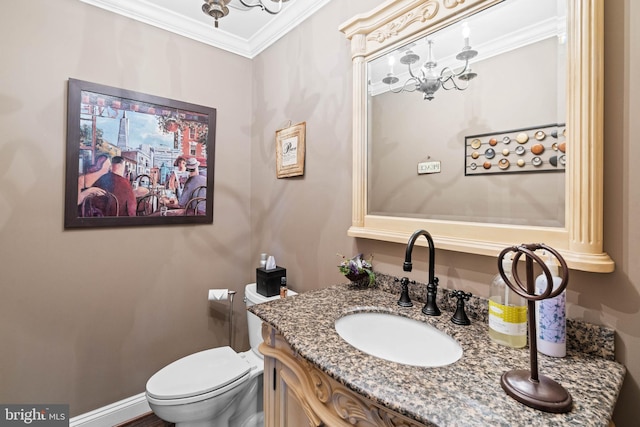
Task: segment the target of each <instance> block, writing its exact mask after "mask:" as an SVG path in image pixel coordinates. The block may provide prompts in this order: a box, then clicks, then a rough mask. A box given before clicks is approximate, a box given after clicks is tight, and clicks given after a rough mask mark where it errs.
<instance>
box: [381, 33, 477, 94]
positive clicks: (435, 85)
mask: <svg viewBox="0 0 640 427" xmlns="http://www.w3.org/2000/svg"><path fill="white" fill-rule="evenodd" d="M470 32H471V31H470V29H469V25H468V24H467V23H466V22H465V23H463V24H462V37H463V38H464V47H463V48H462V50H461V51H460V52H459V53H458V54H457V55H456V59H457V60H459V61H464V67H462V69H460V70H459V71H457V72H456V71H454V70H453V69H452V68H451V67H444V68H443V69H442V70H441V71H440V73H438V72H437V71H436V67H437V66H438V63H437V62H436V60H435V58H434V56H433V45H434V41H433V39H427V45H428V49H429V50H428V55H427V62H425V63H424V64H423V65H422V67H421V68H420V75H416V74H415V73H414V72H413V69H412V68H411V65H412V64H415V63H416V62H418V61H419V60H420V56H419V55H417V54H415V53H413V51H412V50H411V49H409V50H407V51H406V53H405V54H404V55H403V56H402V57H401V58H400V63H401V64H404V65H406V66H407V68H408V70H409V75H410V76H411V77H409V78H408V79H407V81H405V82H404V84H403V85H402V86H401V87H399V88H395V89H394V88H393V85H394V84H396V83H398V81H400V79H399V78H398V77H396V76H395V75H394V74H393V65H394V62H395V58H393V57H392V56H391V57H389V67H390V69H391V72H389V73H388V74H387V76H386V77H385V78H383V79H382V83H384V84H388V85H389V90H390V91H391V92H393V93H400V92H414V91H416V90H417V91H419V92H422V93H423V99H428V100H429V101H431V100H432V99H433V98H434V94H435V93H436V91H437V90H438V89H440V88H443V89H444V90H452V89H455V90H465V89H466V88H467V87H468V86H469V81H470V80H472V79H473V78H475V77H477V76H478V75H477V74H476V73H474V72H473V71H472V70H471V67H470V65H469V61H470V60H471V59H472V58H474V57H476V55H478V52H477V51H475V50H473V49H472V48H471V45H469V35H470ZM456 79H458V80H461V81H462V82H463V83H460V82H456Z"/></svg>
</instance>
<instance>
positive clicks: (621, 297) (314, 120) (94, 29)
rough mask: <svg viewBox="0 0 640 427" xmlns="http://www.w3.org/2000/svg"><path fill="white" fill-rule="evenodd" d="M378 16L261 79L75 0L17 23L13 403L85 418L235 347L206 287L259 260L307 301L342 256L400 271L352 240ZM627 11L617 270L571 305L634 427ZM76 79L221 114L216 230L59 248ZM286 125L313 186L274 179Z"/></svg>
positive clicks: (609, 229)
mask: <svg viewBox="0 0 640 427" xmlns="http://www.w3.org/2000/svg"><path fill="white" fill-rule="evenodd" d="M380 2H381V1H379V2H372V1H370V0H350V1H349V2H343V1H334V2H331V3H329V4H328V5H327V6H325V7H324V8H323V9H321V10H320V11H319V12H318V13H317V14H316V15H315V16H313V17H312V18H310V19H309V20H307V21H305V22H304V23H303V24H302V25H301V26H300V27H299V28H297V29H295V30H294V31H293V32H291V33H290V34H289V35H287V36H285V37H284V38H283V39H282V40H280V41H279V42H278V43H276V44H275V45H273V46H272V47H270V48H269V49H268V50H267V51H265V52H264V53H263V54H261V55H260V56H259V57H258V58H256V59H255V60H254V61H253V62H251V61H248V60H246V59H242V58H239V57H237V56H235V55H231V54H228V53H224V52H220V51H218V50H216V49H213V48H210V47H207V46H205V45H202V44H199V43H196V42H192V41H188V40H186V39H184V38H182V37H179V36H176V35H172V34H170V33H166V32H163V31H161V30H159V29H156V28H153V27H149V26H146V25H144V24H140V23H136V22H133V21H130V20H128V19H126V18H122V17H118V16H116V15H113V14H110V13H107V12H104V11H101V10H100V9H96V8H94V7H92V6H88V5H85V4H83V3H81V2H78V1H77V0H58V1H56V2H55V3H56V7H55V8H54V7H51V5H50V3H51V2H48V1H45V0H37V1H36V2H35V3H34V2H14V3H12V5H11V7H7V8H5V9H3V13H2V15H0V16H1V17H0V36H1V40H2V54H3V55H2V64H3V66H2V68H0V75H1V79H0V126H1V127H2V130H3V132H4V135H3V138H0V153H1V155H0V170H2V171H3V173H2V180H1V181H0V200H1V203H0V206H1V207H0V241H1V242H2V245H1V248H0V260H1V261H0V273H1V274H2V276H1V279H0V293H1V294H0V341H1V342H2V345H1V346H0V402H29V403H41V402H47V403H57V402H59V403H70V404H71V408H72V409H71V411H72V414H74V415H77V414H79V413H83V412H86V411H89V410H91V409H95V408H97V407H100V406H103V405H107V404H109V403H112V402H114V401H117V400H119V399H122V398H125V397H129V396H132V395H134V394H137V393H140V392H142V391H143V390H144V384H145V382H146V380H147V378H148V377H149V376H150V375H151V374H152V373H153V372H155V371H156V370H157V369H158V368H160V367H161V366H163V365H164V364H166V363H168V362H169V361H170V360H172V359H175V358H176V357H180V356H182V355H185V354H188V353H191V352H193V351H196V350H200V349H203V348H207V347H210V346H216V345H223V344H225V343H226V339H227V336H226V323H225V319H224V315H223V310H220V308H217V307H215V306H214V309H213V310H211V311H209V308H208V307H209V306H208V304H207V301H206V297H205V295H206V290H207V289H208V288H212V287H230V288H234V289H237V290H239V291H241V288H242V286H243V285H244V284H245V283H247V282H248V281H250V280H252V278H253V268H254V266H255V264H256V262H257V259H258V254H259V253H260V252H263V251H266V252H270V253H273V254H275V255H276V257H277V259H278V263H279V264H281V265H283V266H285V267H287V269H288V273H289V281H290V283H291V286H292V287H293V288H294V289H296V290H302V291H304V290H310V289H314V288H319V287H324V286H326V285H328V284H331V283H335V282H337V281H341V280H342V277H341V276H340V275H339V273H338V272H337V269H336V264H337V262H338V259H337V257H336V256H335V253H336V252H343V253H345V254H352V253H354V252H356V251H358V250H359V251H361V252H365V253H373V254H374V257H375V258H374V264H375V266H376V268H378V269H379V270H381V271H384V272H386V273H389V274H398V275H399V274H401V268H400V265H401V261H402V255H403V250H404V248H403V247H402V245H397V244H391V243H383V242H374V241H368V240H358V241H356V240H355V239H352V238H349V237H347V236H346V230H347V228H348V226H349V224H350V222H351V201H350V198H351V171H350V169H351V119H350V116H351V77H350V71H351V63H350V55H349V50H350V49H349V42H348V41H347V40H346V39H344V37H343V35H342V34H340V33H339V32H338V31H337V27H338V25H339V24H340V23H342V22H343V21H345V20H346V19H348V18H350V17H351V16H352V15H354V14H356V13H361V12H364V11H367V10H369V9H370V8H372V7H374V6H375V5H376V4H378V3H380ZM632 3H633V2H632V0H620V1H617V2H613V1H608V2H606V19H607V22H606V31H607V40H606V47H607V57H606V65H605V66H606V73H607V76H606V88H607V94H606V100H605V111H606V113H605V114H606V117H605V127H606V129H605V133H606V135H605V137H606V152H605V155H606V165H605V180H606V181H605V189H606V194H605V204H606V206H605V233H606V234H605V236H606V238H605V245H606V250H607V251H608V252H609V253H610V254H611V255H612V256H613V258H614V259H615V260H616V262H617V269H616V272H615V273H612V274H607V275H602V274H588V273H579V272H576V273H574V274H573V275H572V278H571V280H572V283H571V284H570V291H569V302H570V304H571V306H570V315H571V316H572V317H576V318H582V319H585V320H588V321H591V322H596V323H604V324H607V325H611V326H612V327H614V328H616V330H617V334H618V335H617V336H618V339H617V351H618V359H619V360H620V361H621V362H622V363H624V364H625V365H626V366H627V367H628V368H629V373H628V375H627V379H626V381H625V384H624V387H623V391H622V394H621V396H620V399H619V404H618V408H617V411H616V416H615V420H616V423H617V425H618V426H630V425H634V423H635V421H636V419H637V417H638V408H637V402H638V401H639V400H640V390H639V389H638V379H639V378H640V365H639V364H638V363H637V360H638V359H639V358H640V338H639V337H640V315H639V314H638V309H639V307H640V296H639V293H640V264H639V263H638V262H637V257H638V246H639V244H638V242H639V241H640V219H638V215H637V212H638V210H639V208H640V193H639V192H638V191H637V188H635V187H634V184H635V183H637V182H640V170H638V168H633V166H634V163H633V162H634V159H637V158H638V157H639V156H638V154H640V153H638V151H639V150H640V148H638V144H637V143H636V142H635V135H636V134H638V133H639V132H640V123H638V120H637V119H636V118H637V117H638V116H640V86H639V85H640V83H638V82H637V79H634V78H633V77H634V76H636V75H638V74H639V71H640V63H639V61H640V53H636V52H635V51H634V50H633V46H638V45H640V29H638V28H636V27H633V26H632V23H634V22H637V21H638V20H639V19H640V6H639V5H637V4H633V5H632ZM34 5H35V6H34ZM252 69H253V70H252ZM204 76H206V77H207V78H206V79H204V78H203V77H204ZM69 77H75V78H80V79H83V80H89V81H94V82H98V83H102V84H107V85H111V86H118V87H124V88H127V89H133V90H138V91H142V92H146V93H151V94H154V95H159V96H165V97H169V98H174V99H180V100H183V101H187V102H192V103H196V104H204V105H209V106H213V107H216V108H218V129H217V147H216V186H215V222H214V224H213V225H212V226H197V227H195V226H194V227H191V226H177V227H161V228H121V229H114V230H78V231H63V229H62V218H63V203H62V199H63V194H64V187H63V184H64V174H63V168H64V148H65V132H66V129H65V118H66V95H65V87H66V86H65V84H66V83H65V82H66V79H67V78H69ZM198 78H200V79H201V80H197V79H198ZM219 82H222V84H220V85H219V86H216V83H219ZM252 109H253V114H247V112H248V111H251V110H252ZM288 120H292V121H293V122H294V123H296V122H299V121H306V122H307V162H306V169H305V176H304V177H301V178H291V179H285V180H277V179H276V178H275V148H274V142H273V135H274V132H275V130H276V129H278V128H279V127H282V126H284V125H285V124H286V123H287V121H288ZM252 129H253V130H252ZM248 159H250V161H248ZM132 247H133V248H140V249H129V248H132ZM416 251H417V253H416V254H415V257H414V261H415V264H416V268H415V270H414V271H415V273H414V274H413V278H415V279H418V280H424V279H425V278H426V262H422V263H421V262H420V260H426V258H427V255H426V251H424V250H422V249H416ZM436 260H437V266H436V273H437V275H438V276H439V277H440V279H441V280H440V283H441V285H442V286H443V287H446V288H460V289H465V290H469V291H471V292H474V293H476V294H479V295H486V294H487V293H488V283H489V280H490V278H491V277H492V276H493V274H495V261H494V260H493V259H490V258H486V257H481V256H473V255H465V254H458V253H452V252H446V251H439V252H438V254H437V257H436ZM113 273H120V274H119V275H118V276H119V277H115V278H113V277H112V275H113ZM239 305H240V304H237V306H239ZM237 318H238V319H240V320H242V321H241V322H238V324H237V329H238V338H239V339H238V341H239V344H238V345H237V346H236V347H237V348H239V349H240V348H242V349H244V348H246V347H247V338H246V332H245V331H244V330H243V329H242V328H243V327H245V324H244V319H243V315H239V316H238V317H237ZM595 381H597V379H595Z"/></svg>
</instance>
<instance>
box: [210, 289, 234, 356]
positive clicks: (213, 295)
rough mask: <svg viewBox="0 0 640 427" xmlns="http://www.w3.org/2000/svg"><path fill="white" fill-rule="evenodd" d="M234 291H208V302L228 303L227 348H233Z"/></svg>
mask: <svg viewBox="0 0 640 427" xmlns="http://www.w3.org/2000/svg"><path fill="white" fill-rule="evenodd" d="M235 296H236V291H232V290H228V289H209V301H214V302H217V301H224V300H228V301H229V347H231V348H233V344H234V339H233V299H234V297H235Z"/></svg>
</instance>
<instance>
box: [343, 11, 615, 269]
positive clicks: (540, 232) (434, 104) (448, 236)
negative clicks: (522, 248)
mask: <svg viewBox="0 0 640 427" xmlns="http://www.w3.org/2000/svg"><path fill="white" fill-rule="evenodd" d="M459 3H461V4H459ZM514 3H523V1H522V0H471V1H469V0H467V1H465V2H458V1H456V0H443V1H441V2H437V1H433V0H426V1H414V2H404V1H395V0H390V1H388V2H386V3H383V4H381V5H380V6H378V7H377V8H376V9H374V10H372V11H371V12H370V13H367V14H362V15H358V16H356V17H354V18H352V19H351V20H349V21H347V22H346V23H344V24H343V25H342V26H341V27H340V30H341V31H342V32H343V33H345V35H346V36H347V38H349V39H350V40H351V46H352V59H353V92H354V94H353V98H354V104H353V106H354V109H353V155H354V158H353V166H354V168H353V169H354V170H353V218H352V226H351V227H350V229H349V232H348V234H349V235H350V236H354V237H363V238H371V239H378V240H385V241H391V242H397V243H403V244H404V243H406V242H407V240H408V238H409V236H410V235H411V233H412V232H413V231H414V230H416V229H419V228H424V229H426V230H429V232H430V233H431V234H432V236H433V237H434V240H435V242H436V247H438V248H441V249H447V250H454V251H461V252H467V253H475V254H481V255H490V256H497V254H498V253H499V252H500V251H501V250H502V249H503V248H504V247H506V246H511V245H514V244H519V243H523V242H544V243H546V244H548V245H550V246H552V247H554V248H556V249H557V250H558V251H559V252H560V253H562V255H563V257H564V258H565V260H566V261H567V264H568V265H569V267H570V268H573V269H578V270H584V271H593V272H610V271H613V268H614V263H613V261H612V260H611V258H610V257H609V256H608V255H607V254H606V253H604V252H603V248H602V144H603V141H602V58H603V47H602V39H603V38H602V18H603V2H602V0H577V1H570V2H567V4H566V9H565V7H564V3H562V4H561V5H560V6H559V7H558V6H557V4H558V2H556V0H553V1H552V3H553V5H554V6H553V7H555V8H556V13H558V12H559V13H560V15H561V14H562V13H563V12H564V11H566V21H565V20H564V19H560V20H558V19H557V18H556V21H555V31H556V32H560V33H561V34H563V33H564V32H565V30H564V27H563V25H562V24H558V22H563V23H564V22H566V35H567V36H566V44H565V43H564V41H565V39H564V38H563V37H562V36H561V37H560V38H558V35H557V34H556V36H555V39H554V38H549V37H546V38H545V39H544V40H546V46H545V41H544V40H539V41H537V42H534V43H528V44H527V46H521V47H520V48H519V49H518V50H514V49H511V50H507V51H505V53H503V54H502V55H493V54H492V53H491V49H492V46H494V44H495V42H492V41H491V40H492V38H491V37H490V36H489V35H486V34H485V33H488V31H485V27H486V26H487V24H484V26H483V24H482V19H497V20H498V22H502V25H496V24H494V25H493V26H492V27H493V28H498V27H499V28H500V29H502V30H504V31H505V32H506V31H507V30H508V28H510V27H513V28H517V27H518V26H520V27H522V26H523V25H525V24H523V23H522V22H520V23H518V22H517V21H516V20H515V18H513V15H510V14H507V15H504V10H509V8H510V7H512V5H513V4H514ZM540 3H541V2H534V4H535V6H534V9H536V10H534V11H533V12H541V9H542V8H541V7H538V5H539V4H540ZM542 3H548V1H547V0H545V1H544V2H542ZM533 12H529V14H528V15H529V16H528V18H529V19H530V20H532V19H531V18H532V14H533ZM487 16H488V17H489V18H487ZM500 16H502V18H500ZM507 16H510V18H508V17H507ZM511 20H512V21H513V22H511ZM476 21H477V22H478V25H476V24H475V23H474V22H476ZM507 21H509V22H508V23H506V22H507ZM532 21H535V20H532ZM535 22H538V21H535ZM540 22H541V21H540ZM529 23H531V22H529ZM463 26H468V28H469V29H470V30H471V32H470V35H469V33H468V31H469V30H468V29H467V34H466V37H465V36H463V34H462V27H463ZM542 27H543V25H542V24H540V23H538V24H537V27H535V28H537V29H541V28H542ZM509 31H511V30H509ZM447 33H449V36H447ZM447 38H449V39H451V40H453V42H447V41H446V40H447ZM493 38H494V39H495V36H494V37H493ZM509 38H510V39H514V37H509ZM465 39H469V40H465ZM428 40H431V41H432V42H433V43H432V44H431V47H432V50H433V52H432V55H433V57H434V59H435V62H438V66H437V70H436V71H437V73H436V74H437V75H440V70H441V69H442V68H444V67H447V66H449V67H450V68H451V69H452V71H451V72H453V73H462V71H464V62H463V61H460V60H459V59H458V60H456V53H458V52H461V48H462V47H463V46H466V45H467V44H469V45H471V48H472V49H473V50H477V51H478V52H479V53H478V56H477V57H474V58H473V59H471V60H470V68H471V71H472V72H473V73H477V75H478V76H479V77H477V78H476V79H473V80H468V79H467V80H466V81H463V82H458V83H459V85H460V86H465V85H467V84H468V87H467V89H466V90H455V89H452V90H444V89H443V88H440V89H439V90H437V91H436V92H434V94H433V99H432V100H423V96H426V95H425V94H423V93H420V92H419V91H416V92H408V93H391V92H389V87H388V84H387V85H383V84H380V83H379V82H380V81H381V80H382V79H383V78H384V77H382V78H381V77H380V76H381V75H382V76H386V74H385V73H384V71H378V70H377V69H376V66H380V65H382V68H384V67H387V69H388V71H387V74H393V76H396V77H397V78H398V81H397V82H394V83H393V84H392V85H391V90H395V91H398V89H399V88H401V87H402V85H403V83H404V81H406V79H407V78H408V77H410V75H409V74H408V71H407V64H406V62H407V61H406V60H405V61H404V62H405V64H401V63H400V59H401V58H402V57H403V56H406V53H407V50H414V49H415V52H413V53H416V54H417V55H419V56H420V57H421V58H422V59H421V60H420V61H418V62H417V63H416V64H415V65H414V69H413V73H414V75H418V76H419V75H421V74H420V71H419V68H420V67H419V66H420V65H421V64H423V63H424V62H426V61H427V59H428V56H429V53H428V50H426V51H425V50H424V48H425V47H428V46H429V45H430V43H428V42H427V41H428ZM467 41H469V43H467ZM420 49H422V50H420ZM548 49H553V50H551V51H550V50H548ZM482 55H485V58H483V57H482ZM503 55H504V56H503ZM389 56H395V57H396V60H395V62H394V64H393V67H394V70H393V73H391V72H390V71H391V70H390V64H389V60H388V58H389ZM541 57H544V58H545V60H544V61H543V62H544V67H543V66H542V65H541V64H540V59H539V58H541ZM565 58H566V65H565V66H563V65H562V63H563V62H565ZM505 61H506V62H505ZM518 61H522V62H523V65H522V66H521V67H518V69H517V73H518V74H516V73H515V72H514V70H515V67H513V65H512V64H513V63H517V62H518ZM536 61H538V62H537V65H536ZM549 61H551V62H549ZM532 63H533V64H532ZM551 63H553V65H550V64H551ZM509 64H511V65H509ZM490 65H492V66H494V67H495V66H498V67H502V68H505V67H506V70H504V71H503V72H502V73H497V72H495V71H491V70H492V69H491V67H490ZM401 67H402V70H401ZM543 68H544V70H543ZM549 70H551V71H549ZM530 71H534V72H535V71H537V72H538V73H539V74H540V76H542V74H543V73H546V74H545V77H544V82H546V83H547V84H546V86H549V87H550V86H553V87H554V88H555V91H556V93H557V95H556V96H551V95H549V93H547V92H545V93H544V94H543V95H544V96H538V95H540V93H541V92H542V91H541V90H540V88H538V92H535V91H534V92H528V93H524V94H519V96H523V97H524V98H525V99H527V100H529V102H530V104H528V105H530V106H532V105H534V103H535V104H540V105H541V108H538V109H535V108H526V110H527V111H526V113H527V114H521V112H519V111H517V109H516V108H514V107H513V104H514V103H513V102H511V103H509V102H505V98H507V99H510V98H509V96H510V92H511V91H512V90H511V89H507V92H506V94H505V93H504V92H501V90H502V89H500V84H498V86H493V87H488V86H487V87H485V86H483V85H484V84H485V82H486V81H490V80H494V81H495V80H496V77H497V78H498V79H497V81H498V82H499V83H500V82H501V83H502V84H503V85H505V86H506V85H507V80H516V81H517V80H518V79H519V78H520V75H519V74H520V73H525V72H527V73H528V72H530ZM401 72H402V73H404V76H403V75H402V74H401ZM466 72H467V73H468V72H469V70H466ZM445 75H446V73H445ZM534 75H535V74H534ZM523 76H524V74H523ZM564 76H566V83H565V78H564ZM527 78H530V77H527ZM522 79H524V77H522ZM480 80H483V82H482V84H476V83H478V82H480ZM540 81H541V82H542V81H543V80H542V78H541V79H540ZM550 81H553V83H549V82H550ZM387 83H388V81H387ZM382 86H387V87H386V88H382ZM411 86H415V84H414V83H413V82H412V83H410V84H409V85H408V86H405V87H409V88H410V87H411ZM443 87H444V88H446V86H443ZM526 89H531V88H530V87H528V88H526ZM545 90H546V89H545ZM536 96H537V97H536ZM376 98H378V99H376ZM383 100H384V101H383ZM491 100H497V102H491ZM438 103H439V104H440V105H438ZM425 104H426V105H425ZM516 105H517V104H516ZM429 109H430V110H435V111H439V114H440V115H438V116H435V114H429V113H425V111H429ZM522 110H525V109H524V108H523V109H522ZM420 111H422V114H420V113H419V112H420ZM487 111H491V112H492V114H485V112H487ZM443 112H446V113H447V114H445V115H442V113H443ZM481 113H482V114H481ZM522 113H524V112H522ZM433 116H435V117H437V119H435V118H433ZM443 123H444V124H445V126H439V125H441V124H443ZM399 124H400V126H398V125H399ZM523 132H524V133H526V134H527V136H528V137H529V138H530V139H531V141H529V142H527V143H526V144H519V143H518V142H517V141H516V139H517V137H518V135H519V134H520V133H523ZM541 133H544V134H545V138H544V139H547V138H549V139H548V140H547V141H543V140H542V139H540V140H538V141H535V140H536V139H537V138H536V135H537V136H540V135H541ZM552 134H555V135H556V137H553V136H551V135H552ZM506 137H509V138H510V143H509V144H504V142H503V139H504V138H506ZM561 138H565V139H566V143H565V145H564V146H565V147H566V151H565V152H562V151H560V150H559V149H558V146H555V149H554V146H553V144H554V142H557V143H560V142H565V139H562V140H561ZM476 139H479V140H480V143H479V145H478V149H474V148H472V144H473V145H474V146H475V145H477V143H476V142H475V140H476ZM492 139H495V140H497V141H499V142H498V143H496V144H495V146H493V145H490V144H489V141H491V140H492ZM555 139H557V141H552V140H555ZM534 142H536V143H539V144H538V145H541V146H542V148H543V151H544V152H546V154H545V153H542V154H540V155H539V156H537V157H539V159H538V160H534V159H533V157H536V156H534V154H533V145H535V144H533V143H534ZM499 144H500V145H499ZM518 145H522V146H523V147H525V148H526V159H525V160H524V161H523V162H521V163H524V164H523V166H518V154H516V152H515V150H516V148H517V146H518ZM489 148H491V149H492V150H493V155H492V156H491V159H489V158H488V156H487V149H489ZM507 149H508V150H509V152H508V153H507V152H506V150H507ZM474 152H477V153H474ZM489 154H491V152H489ZM554 154H555V159H554V160H553V161H554V162H555V164H556V166H552V165H551V163H552V162H551V157H553V155H554ZM472 156H477V158H475V159H474V158H472ZM561 156H564V157H562V164H560V159H561ZM503 158H504V159H506V160H508V161H509V167H507V168H502V169H501V168H500V165H502V166H504V164H505V161H504V160H502V159H503ZM512 159H513V160H512ZM476 160H478V162H476ZM480 160H481V161H480ZM500 161H502V163H499V162H500ZM534 162H539V164H538V165H534ZM471 163H475V166H473V165H472V164H471ZM485 164H489V166H490V168H489V169H488V170H487V169H485V167H484V166H485ZM558 166H560V167H558ZM420 167H422V168H423V170H422V172H423V173H419V168H420ZM520 167H522V168H528V169H530V170H529V171H528V172H530V173H524V172H522V171H518V168H520ZM544 167H546V168H547V170H546V171H545V173H543V171H542V169H543V168H544ZM552 167H554V168H556V169H553V170H550V169H551V168H552ZM471 168H475V169H473V170H472V169H471ZM536 168H539V169H537V170H535V169H536ZM491 169H493V170H491ZM488 172H491V173H488ZM547 172H548V173H547ZM534 189H535V190H534ZM540 189H543V190H542V191H541V190H540ZM447 197H449V198H448V199H447ZM505 203H506V204H505ZM425 208H426V209H425ZM534 208H535V209H534Z"/></svg>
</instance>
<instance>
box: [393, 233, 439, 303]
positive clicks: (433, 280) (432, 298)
mask: <svg viewBox="0 0 640 427" xmlns="http://www.w3.org/2000/svg"><path fill="white" fill-rule="evenodd" d="M420 236H424V237H426V238H427V242H428V243H429V283H428V284H427V303H426V304H425V306H424V307H422V312H423V313H424V314H426V315H429V316H440V309H439V308H438V305H437V304H436V293H437V291H438V278H437V277H435V276H436V273H435V269H436V265H435V264H436V247H435V245H434V244H433V239H432V238H431V234H429V232H428V231H426V230H418V231H415V232H414V233H413V234H412V235H411V237H410V238H409V243H407V252H406V253H405V256H404V264H403V265H402V269H403V270H404V271H411V270H412V269H413V264H412V263H411V252H413V245H414V244H415V243H416V240H417V239H418V237H420Z"/></svg>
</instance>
